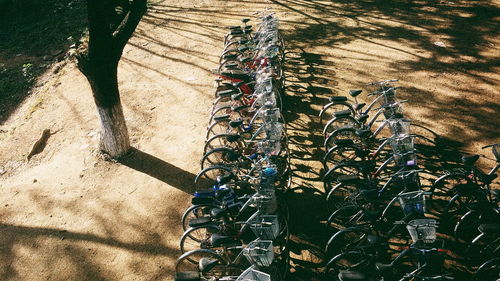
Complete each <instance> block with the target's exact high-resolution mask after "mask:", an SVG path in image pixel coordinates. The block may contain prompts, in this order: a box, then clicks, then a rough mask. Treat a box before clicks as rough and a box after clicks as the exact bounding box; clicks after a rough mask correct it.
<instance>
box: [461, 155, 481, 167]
mask: <svg viewBox="0 0 500 281" xmlns="http://www.w3.org/2000/svg"><path fill="white" fill-rule="evenodd" d="M478 159H479V155H477V154H476V155H470V156H462V163H464V165H466V166H472V165H474V163H476V161H477V160H478Z"/></svg>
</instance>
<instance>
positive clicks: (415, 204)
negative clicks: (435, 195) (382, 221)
mask: <svg viewBox="0 0 500 281" xmlns="http://www.w3.org/2000/svg"><path fill="white" fill-rule="evenodd" d="M398 197H399V203H400V205H401V208H402V209H403V212H404V213H405V214H422V215H423V214H424V213H425V196H424V193H423V192H422V191H412V192H406V193H402V194H399V195H398Z"/></svg>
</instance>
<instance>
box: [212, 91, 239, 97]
mask: <svg viewBox="0 0 500 281" xmlns="http://www.w3.org/2000/svg"><path fill="white" fill-rule="evenodd" d="M235 92H236V90H234V89H229V90H224V91H219V92H217V96H219V97H228V96H230V95H232V94H233V93H235Z"/></svg>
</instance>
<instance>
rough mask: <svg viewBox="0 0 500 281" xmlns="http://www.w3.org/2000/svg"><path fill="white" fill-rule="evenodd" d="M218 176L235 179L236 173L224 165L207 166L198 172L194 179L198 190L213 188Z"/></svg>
mask: <svg viewBox="0 0 500 281" xmlns="http://www.w3.org/2000/svg"><path fill="white" fill-rule="evenodd" d="M218 178H225V179H230V180H229V181H234V178H235V176H234V174H233V172H232V170H231V168H228V167H226V166H223V165H216V166H210V167H207V168H205V169H203V170H201V172H199V173H198V175H197V176H196V178H195V180H194V184H195V188H196V191H208V190H213V186H214V184H216V183H217V179H218Z"/></svg>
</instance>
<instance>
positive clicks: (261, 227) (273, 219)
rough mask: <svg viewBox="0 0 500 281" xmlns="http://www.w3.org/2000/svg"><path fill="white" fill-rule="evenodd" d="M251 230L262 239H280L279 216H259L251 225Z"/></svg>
mask: <svg viewBox="0 0 500 281" xmlns="http://www.w3.org/2000/svg"><path fill="white" fill-rule="evenodd" d="M250 229H252V231H253V233H254V234H255V236H257V237H259V238H261V239H265V240H273V239H275V238H276V237H278V235H279V233H280V225H279V221H278V216H275V215H260V216H257V217H256V218H255V219H254V220H253V221H252V222H251V223H250Z"/></svg>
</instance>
